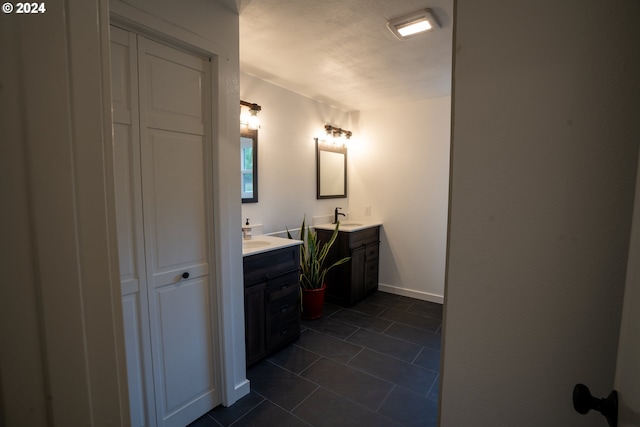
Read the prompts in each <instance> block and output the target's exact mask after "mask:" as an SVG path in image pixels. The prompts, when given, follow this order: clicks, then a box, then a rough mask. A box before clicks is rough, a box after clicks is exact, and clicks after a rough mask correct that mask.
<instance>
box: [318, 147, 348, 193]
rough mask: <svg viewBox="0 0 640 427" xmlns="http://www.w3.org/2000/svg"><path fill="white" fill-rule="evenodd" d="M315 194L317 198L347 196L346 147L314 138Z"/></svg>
mask: <svg viewBox="0 0 640 427" xmlns="http://www.w3.org/2000/svg"><path fill="white" fill-rule="evenodd" d="M316 183H317V185H316V188H317V189H316V193H317V194H316V196H317V198H318V199H337V198H344V197H347V149H346V147H342V146H339V145H335V144H325V143H323V142H322V141H320V140H318V138H316Z"/></svg>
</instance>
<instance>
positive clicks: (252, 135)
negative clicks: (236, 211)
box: [240, 128, 258, 203]
mask: <svg viewBox="0 0 640 427" xmlns="http://www.w3.org/2000/svg"><path fill="white" fill-rule="evenodd" d="M242 138H249V139H251V140H253V197H242V203H257V202H258V130H257V129H255V130H254V129H248V128H246V129H245V128H243V129H241V130H240V144H241V148H240V155H242ZM241 178H242V177H241ZM241 185H242V181H241ZM240 195H242V192H241V193H240Z"/></svg>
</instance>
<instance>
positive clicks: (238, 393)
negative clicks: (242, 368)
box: [222, 380, 251, 407]
mask: <svg viewBox="0 0 640 427" xmlns="http://www.w3.org/2000/svg"><path fill="white" fill-rule="evenodd" d="M250 392H251V387H250V383H249V380H243V381H241V382H240V383H239V384H236V385H235V387H234V389H233V396H227V398H226V399H225V398H224V397H223V398H222V405H223V406H225V407H229V406H231V405H233V404H234V403H236V402H237V401H238V400H240V399H241V398H243V397H244V396H246V395H248V394H249V393H250Z"/></svg>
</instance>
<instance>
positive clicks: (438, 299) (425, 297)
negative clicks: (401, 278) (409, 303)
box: [378, 283, 444, 304]
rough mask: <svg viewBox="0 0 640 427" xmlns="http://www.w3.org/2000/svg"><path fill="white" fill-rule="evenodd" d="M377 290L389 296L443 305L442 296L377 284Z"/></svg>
mask: <svg viewBox="0 0 640 427" xmlns="http://www.w3.org/2000/svg"><path fill="white" fill-rule="evenodd" d="M378 290H379V291H381V292H387V293H389V294H394V295H401V296H403V297H409V298H415V299H419V300H422V301H430V302H435V303H438V304H444V297H443V296H442V295H435V294H430V293H428V292H422V291H416V290H414V289H406V288H399V287H397V286H391V285H385V284H384V283H378Z"/></svg>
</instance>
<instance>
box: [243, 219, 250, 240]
mask: <svg viewBox="0 0 640 427" xmlns="http://www.w3.org/2000/svg"><path fill="white" fill-rule="evenodd" d="M242 238H243V239H244V240H250V239H251V225H249V218H247V222H246V223H245V224H244V225H243V226H242Z"/></svg>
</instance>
